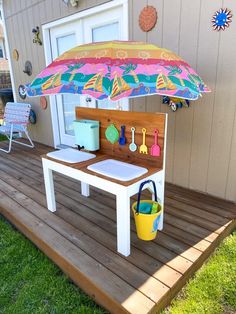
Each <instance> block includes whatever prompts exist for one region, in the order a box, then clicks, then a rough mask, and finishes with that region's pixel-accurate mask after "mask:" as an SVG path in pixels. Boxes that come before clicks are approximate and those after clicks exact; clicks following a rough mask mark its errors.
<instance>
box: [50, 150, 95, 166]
mask: <svg viewBox="0 0 236 314" xmlns="http://www.w3.org/2000/svg"><path fill="white" fill-rule="evenodd" d="M47 156H48V157H50V158H53V159H57V160H60V161H64V162H68V163H70V164H73V163H78V162H83V161H87V160H89V159H92V158H95V157H96V155H94V154H90V153H87V152H81V151H79V150H76V149H74V148H65V149H61V150H56V151H54V152H51V153H48V154H47Z"/></svg>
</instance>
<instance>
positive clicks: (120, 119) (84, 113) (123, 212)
mask: <svg viewBox="0 0 236 314" xmlns="http://www.w3.org/2000/svg"><path fill="white" fill-rule="evenodd" d="M74 130H75V138H76V145H77V146H78V149H75V148H68V149H63V150H59V151H54V152H51V153H48V154H47V155H44V156H42V162H43V171H44V180H45V187H46V197H47V205H48V209H49V210H50V211H52V212H54V211H56V202H55V192H54V184H53V171H56V172H58V173H61V174H64V175H66V176H69V177H71V178H74V179H76V180H78V181H80V182H81V193H82V195H84V196H86V197H89V186H90V185H92V186H94V187H98V188H100V189H102V190H104V191H107V192H109V193H112V194H114V195H116V213H117V214H116V217H117V251H118V252H119V253H121V254H123V255H124V256H128V255H130V208H131V204H130V197H131V196H133V195H135V194H137V193H138V192H139V189H140V186H142V187H143V186H144V183H145V188H150V190H151V191H153V199H154V197H155V199H156V202H158V203H159V206H160V208H161V209H162V210H161V214H160V217H159V218H160V219H159V221H158V225H157V227H156V229H158V230H161V229H162V228H163V209H164V181H165V155H166V130H167V114H165V113H143V112H127V111H115V110H103V109H92V108H81V107H76V121H75V122H74ZM146 183H153V184H146ZM154 185H155V186H156V191H155V193H154V190H153V187H154ZM140 192H141V191H140ZM154 203H155V202H154ZM143 205H144V204H143ZM153 209H154V207H153ZM136 227H137V226H136ZM143 240H145V238H143Z"/></svg>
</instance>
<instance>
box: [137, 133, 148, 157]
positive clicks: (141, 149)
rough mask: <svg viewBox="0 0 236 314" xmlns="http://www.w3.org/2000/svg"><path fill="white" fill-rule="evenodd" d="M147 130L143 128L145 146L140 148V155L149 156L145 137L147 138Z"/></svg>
mask: <svg viewBox="0 0 236 314" xmlns="http://www.w3.org/2000/svg"><path fill="white" fill-rule="evenodd" d="M146 131H147V130H146V129H145V128H142V133H143V144H142V145H141V146H140V147H139V152H140V154H147V153H148V148H147V146H146V145H145V136H146Z"/></svg>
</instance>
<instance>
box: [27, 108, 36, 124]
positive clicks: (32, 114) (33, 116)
mask: <svg viewBox="0 0 236 314" xmlns="http://www.w3.org/2000/svg"><path fill="white" fill-rule="evenodd" d="M36 121H37V118H36V113H35V112H34V110H32V109H30V114H29V122H30V123H31V124H36Z"/></svg>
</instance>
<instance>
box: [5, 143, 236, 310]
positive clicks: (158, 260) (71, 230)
mask: <svg viewBox="0 0 236 314" xmlns="http://www.w3.org/2000/svg"><path fill="white" fill-rule="evenodd" d="M1 145H4V143H1ZM50 150H52V148H50V147H47V146H44V145H42V144H37V145H36V148H35V149H33V150H30V149H28V148H22V147H19V146H17V145H15V146H14V147H13V150H12V153H11V154H10V155H7V154H4V153H2V152H1V153H0V213H1V214H2V215H3V216H5V217H6V218H7V219H8V220H9V221H11V222H12V223H13V224H14V225H15V226H16V227H17V228H18V229H19V230H20V231H21V232H22V233H24V234H25V235H26V236H27V237H28V238H29V239H30V240H31V241H33V242H34V243H35V245H37V246H38V247H39V248H40V249H41V250H42V251H43V252H44V253H45V254H46V255H47V256H49V257H50V258H51V259H52V260H53V261H54V262H55V263H56V264H57V265H58V266H59V267H60V268H61V269H62V270H63V271H64V272H65V273H67V274H68V275H69V276H70V278H71V279H72V280H73V281H74V282H75V283H76V284H78V285H79V286H80V287H81V288H82V289H83V290H84V291H85V292H87V293H88V294H89V295H90V296H91V297H92V298H93V299H94V300H95V301H96V302H97V303H99V304H101V305H102V306H104V307H105V308H107V309H108V310H109V311H110V312H112V313H127V312H128V313H142V314H144V313H157V312H158V311H159V310H160V309H161V308H163V307H164V306H166V305H167V304H168V303H169V302H170V301H171V299H172V298H173V297H174V296H175V295H176V293H177V292H178V291H179V290H180V289H181V288H182V286H183V285H184V284H185V282H186V280H188V279H189V278H190V277H191V276H192V275H193V274H194V272H195V271H196V270H197V269H198V268H199V267H200V266H201V265H202V263H203V262H204V261H205V260H206V259H207V257H208V256H209V255H210V253H211V252H212V251H213V250H214V249H215V248H216V246H217V245H218V244H219V243H220V241H222V239H223V238H224V237H226V236H227V235H228V234H229V233H230V232H231V231H232V230H233V229H234V228H235V227H236V220H235V214H236V205H235V204H233V203H230V202H226V201H224V200H220V199H217V198H214V197H211V196H207V195H203V194H200V193H197V192H193V191H190V190H187V189H184V188H180V187H176V186H174V185H171V184H167V185H166V194H165V195H166V197H165V220H164V230H163V231H162V232H159V233H158V236H157V238H156V240H154V241H152V242H144V241H141V240H139V239H138V238H137V236H136V233H135V226H134V223H133V219H132V223H131V229H132V231H131V242H132V247H131V255H130V256H129V257H127V258H125V257H123V256H121V255H120V254H118V253H117V252H116V212H115V198H114V197H113V196H112V195H111V194H109V193H105V192H104V191H101V190H98V189H95V188H94V189H91V196H90V197H89V198H86V197H83V196H81V195H80V184H79V183H78V182H76V181H74V180H72V179H69V178H65V177H63V176H61V175H54V178H55V179H54V183H55V191H56V201H57V211H56V212H55V213H51V212H49V211H48V210H47V207H46V199H45V190H44V183H43V174H42V166H41V158H40V155H42V154H44V153H46V152H48V151H50Z"/></svg>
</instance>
